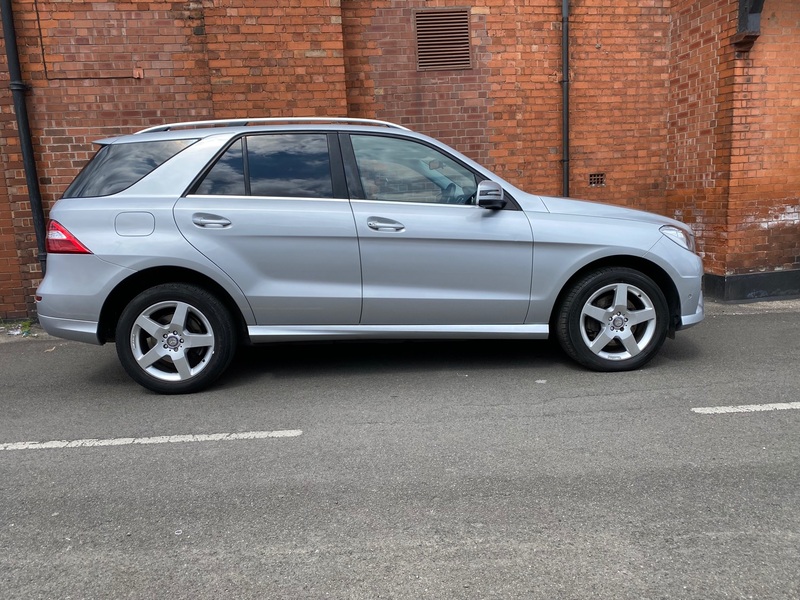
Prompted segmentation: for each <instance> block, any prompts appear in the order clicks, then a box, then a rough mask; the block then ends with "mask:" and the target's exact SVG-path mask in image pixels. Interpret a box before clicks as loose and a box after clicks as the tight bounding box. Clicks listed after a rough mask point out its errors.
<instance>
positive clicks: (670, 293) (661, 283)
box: [549, 255, 681, 337]
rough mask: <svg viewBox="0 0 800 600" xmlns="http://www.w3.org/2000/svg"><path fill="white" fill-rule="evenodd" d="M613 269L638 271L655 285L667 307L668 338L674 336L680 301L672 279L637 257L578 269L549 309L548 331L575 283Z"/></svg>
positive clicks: (607, 259) (616, 258)
mask: <svg viewBox="0 0 800 600" xmlns="http://www.w3.org/2000/svg"><path fill="white" fill-rule="evenodd" d="M613 267H626V268H629V269H634V270H636V271H639V272H640V273H642V274H643V275H646V276H647V277H649V278H650V279H652V280H653V281H654V282H655V284H656V285H657V286H658V287H659V289H661V292H662V293H663V294H664V298H665V299H666V301H667V307H668V310H669V329H668V332H669V336H670V337H672V336H673V335H674V334H675V330H676V328H677V325H678V323H679V322H680V308H681V307H680V299H679V297H678V290H677V288H676V287H675V284H674V283H673V281H672V279H671V278H670V276H669V274H668V273H667V272H666V271H665V270H664V269H662V268H661V267H660V266H659V265H657V264H656V263H654V262H652V261H650V260H647V259H646V258H641V257H638V256H624V255H620V256H607V257H604V258H601V259H598V260H595V261H593V262H590V263H588V264H586V265H584V266H583V267H581V268H580V269H578V270H577V271H576V272H575V273H573V274H572V276H571V277H570V278H569V279H568V280H567V281H566V282H565V283H564V285H563V286H561V290H560V291H559V293H558V296H557V297H556V301H555V302H554V303H553V306H552V308H551V309H550V319H549V324H550V331H554V327H555V321H556V319H557V318H558V312H559V310H560V307H561V305H562V304H563V302H564V297H565V296H566V295H567V294H568V293H569V291H570V290H571V289H572V288H573V286H574V285H575V284H576V282H577V281H578V280H580V279H582V278H583V277H585V276H586V275H587V274H589V273H591V272H592V271H596V270H598V269H604V268H613Z"/></svg>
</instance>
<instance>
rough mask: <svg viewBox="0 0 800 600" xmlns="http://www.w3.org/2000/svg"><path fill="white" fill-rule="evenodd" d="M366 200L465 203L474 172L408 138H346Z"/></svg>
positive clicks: (473, 185) (470, 195)
mask: <svg viewBox="0 0 800 600" xmlns="http://www.w3.org/2000/svg"><path fill="white" fill-rule="evenodd" d="M350 139H351V141H352V143H353V151H354V152H355V155H356V163H357V164H358V173H359V176H360V178H361V185H362V187H363V189H364V196H365V198H367V199H368V200H390V201H394V202H434V203H440V204H468V203H470V202H472V199H473V194H474V193H475V189H476V183H475V175H474V174H473V173H472V172H471V171H470V170H469V169H467V168H465V167H464V166H462V165H461V164H459V163H458V162H456V161H454V160H453V159H452V158H450V157H449V156H447V155H446V154H443V153H441V152H439V151H438V150H436V149H434V148H431V147H430V146H426V145H425V144H421V143H419V142H414V141H410V140H401V139H397V138H391V137H384V136H375V135H353V136H351V137H350Z"/></svg>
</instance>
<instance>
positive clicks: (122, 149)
mask: <svg viewBox="0 0 800 600" xmlns="http://www.w3.org/2000/svg"><path fill="white" fill-rule="evenodd" d="M195 141H196V140H158V141H151V142H133V143H130V144H109V145H107V146H103V147H102V148H100V150H98V151H97V154H95V155H94V157H93V158H92V160H90V161H89V163H88V164H87V165H86V166H85V167H84V168H83V170H82V171H81V172H80V174H78V176H77V177H76V178H75V181H73V182H72V184H71V185H70V186H69V187H68V188H67V191H66V192H64V196H63V197H64V198H90V197H94V196H110V195H111V194H116V193H118V192H121V191H122V190H124V189H126V188H129V187H130V186H132V185H133V184H134V183H136V182H137V181H139V180H140V179H142V178H143V177H145V176H146V175H149V174H150V173H151V172H153V171H154V170H155V169H157V168H158V167H160V166H161V165H162V164H164V163H165V162H167V161H168V160H169V159H170V158H172V157H173V156H175V155H176V154H178V153H179V152H180V151H181V150H184V149H185V148H187V147H189V146H191V145H192V144H193V143H194V142H195Z"/></svg>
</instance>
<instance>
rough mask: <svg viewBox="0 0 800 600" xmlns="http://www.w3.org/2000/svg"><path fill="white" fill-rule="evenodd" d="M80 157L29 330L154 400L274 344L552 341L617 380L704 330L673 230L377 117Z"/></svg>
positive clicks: (162, 130)
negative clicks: (108, 368)
mask: <svg viewBox="0 0 800 600" xmlns="http://www.w3.org/2000/svg"><path fill="white" fill-rule="evenodd" d="M98 144H99V145H100V149H99V151H98V152H97V154H96V155H95V156H94V158H93V159H92V160H91V161H90V162H89V164H88V165H87V166H86V167H85V168H84V169H83V171H82V172H81V173H80V174H79V175H78V177H77V178H76V179H75V181H74V182H73V183H72V185H70V187H69V188H68V189H67V191H66V192H65V193H64V196H63V198H62V199H61V200H59V201H58V202H57V203H56V204H55V206H54V207H53V209H52V211H51V213H50V218H51V221H50V224H49V229H48V240H47V251H48V265H47V267H48V268H47V274H46V276H45V278H44V280H43V281H42V284H41V286H40V287H39V289H38V290H37V298H36V299H37V302H38V314H39V319H40V321H41V324H42V325H43V327H44V329H45V330H46V331H47V332H48V333H50V334H52V335H55V336H60V337H63V338H67V339H72V340H79V341H83V342H89V343H93V344H103V343H105V342H111V341H116V347H117V353H118V354H119V358H120V361H121V362H122V365H123V366H124V368H125V369H126V371H127V372H128V373H129V374H130V376H131V377H132V378H133V379H134V380H136V381H137V382H138V383H140V384H141V385H143V386H144V387H146V388H148V389H150V390H154V391H156V392H161V393H167V394H170V393H186V392H193V391H197V390H200V389H202V388H205V387H207V386H208V385H210V384H211V383H212V382H213V381H214V380H216V379H217V378H218V377H219V376H220V375H221V374H222V373H223V371H225V369H226V368H227V367H228V365H229V364H230V362H231V360H232V359H233V356H234V353H235V350H236V348H237V346H238V345H239V344H242V343H258V342H279V341H286V340H292V341H297V340H331V339H387V338H391V339H431V338H438V339H441V338H460V339H463V338H530V339H543V338H547V337H549V336H550V335H554V336H555V337H556V338H557V339H558V341H559V342H560V344H561V346H562V347H563V349H564V351H565V352H566V353H567V354H568V355H569V356H571V357H572V358H573V359H575V360H576V361H577V362H579V363H580V364H582V365H584V366H586V367H588V368H590V369H595V370H599V371H624V370H629V369H636V368H639V367H641V366H642V365H644V364H645V363H646V362H647V361H649V360H650V359H651V358H652V357H653V356H654V355H655V354H656V352H657V351H658V349H659V348H660V346H661V345H662V343H663V342H664V339H665V337H666V336H667V335H668V334H672V333H673V332H674V331H675V330H678V329H682V328H686V327H688V326H690V325H694V324H696V323H698V322H700V321H701V320H702V319H703V296H702V291H701V281H702V274H703V269H702V263H701V260H700V258H699V257H698V256H697V255H696V254H695V251H694V237H693V235H692V232H691V230H690V229H689V228H688V227H686V226H685V225H683V224H682V223H679V222H677V221H674V220H671V219H668V218H665V217H661V216H658V215H654V214H650V213H645V212H640V211H635V210H630V209H625V208H620V207H614V206H607V205H603V204H595V203H589V202H580V201H576V200H568V199H563V198H548V197H543V196H536V195H532V194H528V193H525V192H523V191H521V190H519V189H517V188H516V187H514V186H513V185H511V184H510V183H508V182H506V181H504V180H502V179H501V178H499V177H497V176H496V175H494V174H493V173H491V172H490V171H488V170H486V169H485V168H483V167H482V166H480V165H479V164H477V163H475V162H473V161H472V160H470V159H469V158H467V157H465V156H463V155H462V154H459V153H458V152H456V151H455V150H453V149H452V148H449V147H447V146H445V145H444V144H442V143H440V142H438V141H436V140H434V139H431V138H429V137H426V136H424V135H421V134H418V133H414V132H412V131H409V130H408V129H406V128H404V127H401V126H398V125H394V124H392V123H386V122H382V121H372V120H363V119H336V118H331V119H248V120H238V121H201V122H192V123H176V124H171V125H162V126H158V127H151V128H149V129H145V130H143V131H140V132H138V133H136V134H132V135H125V136H121V137H117V138H113V139H106V140H101V141H100V142H98Z"/></svg>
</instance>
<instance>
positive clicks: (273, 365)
mask: <svg viewBox="0 0 800 600" xmlns="http://www.w3.org/2000/svg"><path fill="white" fill-rule="evenodd" d="M531 366H536V367H539V368H547V367H553V366H564V367H569V368H573V367H574V368H579V367H577V365H573V363H572V362H571V361H570V360H569V359H568V358H567V356H566V355H565V354H563V352H562V351H561V350H560V348H559V347H558V345H557V344H555V343H554V342H552V341H549V340H465V341H456V342H454V341H397V342H395V341H388V342H307V343H284V344H267V345H260V346H248V347H242V348H240V349H239V351H238V353H237V356H236V358H235V359H234V362H233V364H232V365H231V368H230V369H229V370H228V372H227V373H226V374H225V375H223V378H224V380H225V382H226V383H227V384H229V385H238V384H241V383H244V382H245V381H248V380H253V379H257V378H258V377H259V376H261V375H263V374H264V373H266V372H269V374H270V375H271V376H273V377H295V376H300V375H302V376H304V377H327V376H331V375H353V374H398V373H425V372H434V371H441V370H449V369H492V368H503V369H530V368H531Z"/></svg>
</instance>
